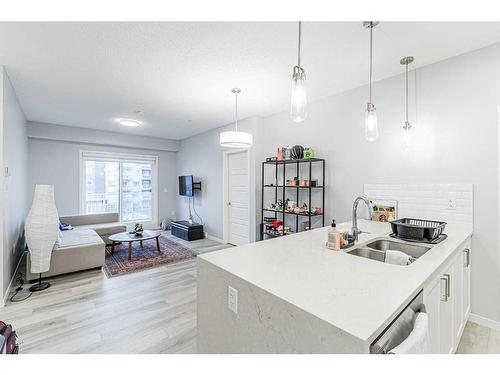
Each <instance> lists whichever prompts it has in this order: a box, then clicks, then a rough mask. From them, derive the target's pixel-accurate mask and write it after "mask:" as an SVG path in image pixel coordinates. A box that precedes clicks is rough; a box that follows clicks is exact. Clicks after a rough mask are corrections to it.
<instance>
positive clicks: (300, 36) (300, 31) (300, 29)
mask: <svg viewBox="0 0 500 375" xmlns="http://www.w3.org/2000/svg"><path fill="white" fill-rule="evenodd" d="M301 41H302V22H301V21H299V46H298V53H297V66H298V67H299V70H300V47H301Z"/></svg>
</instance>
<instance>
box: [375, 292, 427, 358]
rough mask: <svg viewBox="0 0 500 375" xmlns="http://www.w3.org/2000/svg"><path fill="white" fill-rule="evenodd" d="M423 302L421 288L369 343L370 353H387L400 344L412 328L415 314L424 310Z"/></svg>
mask: <svg viewBox="0 0 500 375" xmlns="http://www.w3.org/2000/svg"><path fill="white" fill-rule="evenodd" d="M423 302H424V294H423V290H421V291H420V292H419V293H418V294H417V295H416V296H415V297H414V298H413V299H412V300H411V302H410V303H409V304H408V305H407V306H406V307H405V308H404V309H403V311H401V312H400V313H399V314H398V316H397V317H396V318H395V319H394V320H393V321H392V322H391V323H390V324H389V325H388V326H387V327H386V328H385V329H384V331H383V332H382V333H381V334H380V335H379V336H378V337H377V339H376V340H375V341H374V342H373V343H372V344H371V345H370V354H387V353H389V352H390V351H391V350H392V349H394V348H395V347H396V346H398V345H399V344H401V343H402V342H403V341H404V340H405V339H406V338H407V337H408V336H409V334H410V333H411V332H412V330H413V323H414V320H415V319H414V317H415V314H416V313H417V312H425V306H424V304H423Z"/></svg>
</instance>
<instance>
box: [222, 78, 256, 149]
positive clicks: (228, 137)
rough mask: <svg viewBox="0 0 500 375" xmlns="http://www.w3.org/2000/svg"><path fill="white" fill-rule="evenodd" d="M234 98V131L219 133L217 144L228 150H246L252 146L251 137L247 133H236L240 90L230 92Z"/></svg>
mask: <svg viewBox="0 0 500 375" xmlns="http://www.w3.org/2000/svg"><path fill="white" fill-rule="evenodd" d="M231 92H232V93H233V94H234V98H235V106H234V130H229V131H225V132H222V133H220V135H219V144H220V145H221V146H222V147H228V148H248V147H252V145H253V135H252V134H251V133H247V132H240V131H238V94H239V93H241V90H240V89H238V88H234V89H232V90H231Z"/></svg>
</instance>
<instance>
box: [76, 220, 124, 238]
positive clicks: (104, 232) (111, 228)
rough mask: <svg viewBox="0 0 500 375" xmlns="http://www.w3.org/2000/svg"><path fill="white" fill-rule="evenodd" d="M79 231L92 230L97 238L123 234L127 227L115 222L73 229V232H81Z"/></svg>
mask: <svg viewBox="0 0 500 375" xmlns="http://www.w3.org/2000/svg"><path fill="white" fill-rule="evenodd" d="M81 229H93V230H95V231H96V232H97V234H98V235H99V236H109V235H111V234H115V233H120V232H125V231H126V230H127V226H126V225H125V224H122V223H120V222H116V223H103V224H89V225H78V226H76V227H74V230H81Z"/></svg>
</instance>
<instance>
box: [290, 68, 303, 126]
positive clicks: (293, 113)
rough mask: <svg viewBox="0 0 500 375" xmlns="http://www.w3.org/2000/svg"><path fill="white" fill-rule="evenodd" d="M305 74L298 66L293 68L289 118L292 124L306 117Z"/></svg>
mask: <svg viewBox="0 0 500 375" xmlns="http://www.w3.org/2000/svg"><path fill="white" fill-rule="evenodd" d="M305 79H306V77H305V73H304V70H303V69H302V68H299V67H298V66H296V67H294V68H293V76H292V101H291V107H290V117H291V119H292V121H293V122H302V121H304V120H305V119H306V117H307V93H306V87H305Z"/></svg>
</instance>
